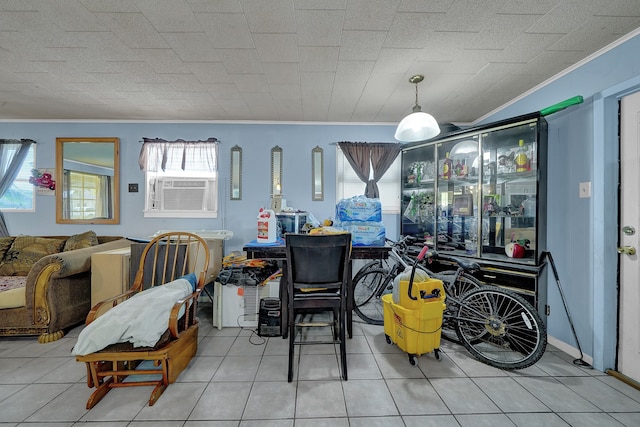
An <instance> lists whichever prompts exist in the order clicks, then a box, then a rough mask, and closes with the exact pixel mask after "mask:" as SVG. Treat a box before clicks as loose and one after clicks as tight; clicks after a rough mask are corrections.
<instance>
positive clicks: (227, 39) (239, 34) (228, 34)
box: [198, 13, 254, 49]
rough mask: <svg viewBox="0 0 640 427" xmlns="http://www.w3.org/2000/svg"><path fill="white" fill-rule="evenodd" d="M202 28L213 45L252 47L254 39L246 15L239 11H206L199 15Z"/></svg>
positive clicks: (229, 47) (239, 47)
mask: <svg viewBox="0 0 640 427" xmlns="http://www.w3.org/2000/svg"><path fill="white" fill-rule="evenodd" d="M198 21H199V22H200V25H201V27H202V29H203V30H204V31H205V32H206V33H207V36H208V37H209V41H210V43H211V45H212V46H213V47H216V48H222V49H234V48H238V49H251V48H253V47H254V46H253V40H252V39H251V32H250V31H249V26H248V25H247V21H246V19H245V17H244V15H241V14H239V13H233V14H230V13H205V14H200V15H198Z"/></svg>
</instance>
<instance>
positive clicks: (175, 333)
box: [169, 289, 202, 338]
mask: <svg viewBox="0 0 640 427" xmlns="http://www.w3.org/2000/svg"><path fill="white" fill-rule="evenodd" d="M201 292H202V289H196V290H195V291H194V292H193V293H192V294H191V295H189V296H188V297H186V298H183V299H181V300H179V301H177V302H176V303H175V304H174V305H173V308H172V309H171V314H170V315H169V331H170V332H171V337H172V338H178V337H179V336H180V334H181V333H182V332H184V331H185V330H186V329H188V328H189V327H190V326H191V325H193V324H194V323H196V322H197V320H196V318H195V314H196V313H195V310H194V306H195V304H196V303H197V301H198V298H199V297H200V293H201ZM182 307H184V314H183V316H184V324H183V326H182V328H181V327H180V323H179V322H178V321H179V320H180V310H181V309H182Z"/></svg>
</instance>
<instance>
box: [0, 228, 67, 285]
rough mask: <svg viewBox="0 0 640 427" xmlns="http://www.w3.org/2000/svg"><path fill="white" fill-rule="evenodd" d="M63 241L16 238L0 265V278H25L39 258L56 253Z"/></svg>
mask: <svg viewBox="0 0 640 427" xmlns="http://www.w3.org/2000/svg"><path fill="white" fill-rule="evenodd" d="M64 243H65V240H62V239H52V238H47V237H35V236H18V237H16V238H15V239H14V241H13V243H12V244H11V247H10V248H9V249H8V250H7V253H6V254H5V256H4V259H3V260H2V263H1V264H0V276H26V275H27V274H29V270H31V267H32V266H33V264H35V263H36V261H38V260H39V259H40V258H42V257H44V256H46V255H51V254H55V253H58V252H60V251H61V250H62V247H63V246H64Z"/></svg>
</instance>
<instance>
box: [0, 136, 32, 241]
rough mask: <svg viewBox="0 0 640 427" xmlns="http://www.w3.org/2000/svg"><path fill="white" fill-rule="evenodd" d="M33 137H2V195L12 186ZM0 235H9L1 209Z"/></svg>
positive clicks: (0, 154) (0, 179) (0, 146)
mask: <svg viewBox="0 0 640 427" xmlns="http://www.w3.org/2000/svg"><path fill="white" fill-rule="evenodd" d="M35 143H36V142H35V141H33V140H31V139H0V197H2V196H3V195H4V193H5V192H6V191H7V190H8V189H9V187H11V184H13V180H14V179H16V176H17V175H18V173H19V172H20V168H21V167H22V162H24V159H25V158H26V157H27V154H28V153H29V148H30V147H31V144H35ZM0 236H9V230H7V224H6V223H5V221H4V215H3V214H2V211H0Z"/></svg>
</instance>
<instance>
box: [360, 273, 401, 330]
mask: <svg viewBox="0 0 640 427" xmlns="http://www.w3.org/2000/svg"><path fill="white" fill-rule="evenodd" d="M392 285H393V283H392V280H391V276H390V275H389V272H388V271H386V270H381V269H371V270H366V271H364V272H359V273H358V274H357V275H356V277H355V278H354V279H353V309H354V310H355V312H356V314H357V315H358V316H360V318H361V319H362V320H364V321H365V322H367V323H371V324H372V325H382V324H384V314H383V311H382V299H381V298H382V295H385V294H388V293H391V291H392Z"/></svg>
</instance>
